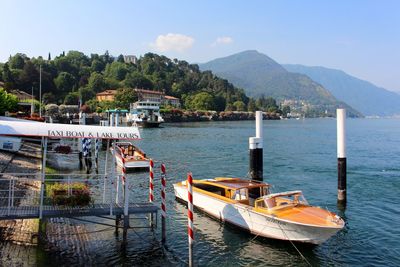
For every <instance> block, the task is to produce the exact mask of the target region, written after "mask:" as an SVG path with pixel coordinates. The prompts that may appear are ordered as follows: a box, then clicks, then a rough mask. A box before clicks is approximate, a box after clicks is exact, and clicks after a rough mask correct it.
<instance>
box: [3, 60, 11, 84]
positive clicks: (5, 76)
mask: <svg viewBox="0 0 400 267" xmlns="http://www.w3.org/2000/svg"><path fill="white" fill-rule="evenodd" d="M2 77H3V81H4V82H5V87H6V89H12V88H13V87H14V78H13V75H12V73H11V71H10V68H9V67H8V63H5V64H4V66H3V73H2Z"/></svg>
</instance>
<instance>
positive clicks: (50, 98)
mask: <svg viewBox="0 0 400 267" xmlns="http://www.w3.org/2000/svg"><path fill="white" fill-rule="evenodd" d="M42 102H43V104H45V105H47V104H54V103H55V102H56V97H55V96H54V94H53V93H45V94H43V96H42Z"/></svg>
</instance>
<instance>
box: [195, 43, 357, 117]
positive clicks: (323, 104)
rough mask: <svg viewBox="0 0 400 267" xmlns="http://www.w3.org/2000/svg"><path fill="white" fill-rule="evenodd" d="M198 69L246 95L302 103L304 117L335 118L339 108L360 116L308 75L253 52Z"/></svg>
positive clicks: (217, 60) (242, 53) (229, 57)
mask: <svg viewBox="0 0 400 267" xmlns="http://www.w3.org/2000/svg"><path fill="white" fill-rule="evenodd" d="M200 68H201V69H202V70H211V71H212V72H213V73H215V74H216V75H218V76H219V77H222V78H224V79H228V80H229V81H230V82H232V83H233V84H234V85H235V86H238V87H241V88H243V89H244V90H245V92H246V94H248V95H249V96H252V97H259V96H262V95H267V96H271V97H273V98H275V99H277V100H278V101H285V100H286V101H288V102H289V101H290V102H291V103H301V104H300V107H299V108H300V109H301V110H300V112H305V113H306V115H307V116H311V117H315V116H324V114H331V115H334V114H335V110H336V108H338V107H345V108H347V110H348V111H349V114H350V116H361V114H360V113H359V112H357V111H356V110H354V109H353V108H351V107H350V106H348V105H347V104H346V103H343V102H339V101H338V100H337V99H336V98H335V97H334V96H333V95H332V94H331V93H330V92H329V91H328V90H326V89H325V88H324V87H323V86H322V85H320V84H318V83H317V82H315V81H313V80H311V79H310V78H309V77H308V76H306V75H303V74H298V73H291V72H288V71H287V70H286V69H285V68H283V67H282V66H281V65H280V64H278V63H277V62H276V61H274V60H273V59H271V58H270V57H268V56H267V55H264V54H262V53H259V52H257V51H255V50H249V51H244V52H241V53H237V54H234V55H231V56H228V57H224V58H218V59H215V60H212V61H210V62H207V63H204V64H200ZM292 108H293V106H292Z"/></svg>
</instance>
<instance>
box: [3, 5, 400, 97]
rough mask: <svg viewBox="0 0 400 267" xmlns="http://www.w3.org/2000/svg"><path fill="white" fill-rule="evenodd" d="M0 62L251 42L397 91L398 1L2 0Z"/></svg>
mask: <svg viewBox="0 0 400 267" xmlns="http://www.w3.org/2000/svg"><path fill="white" fill-rule="evenodd" d="M0 7H1V17H0V62H5V61H6V60H7V59H8V57H9V55H10V54H11V55H13V54H15V53H17V52H21V53H25V54H27V55H28V56H30V57H33V56H35V57H37V56H40V55H41V56H44V57H47V55H48V53H49V52H50V53H51V54H52V56H55V55H59V54H60V53H62V51H69V50H79V51H82V52H84V53H86V54H90V53H99V54H103V53H104V52H105V51H106V50H108V51H109V52H110V54H112V55H115V56H117V55H119V54H134V55H138V56H140V55H143V54H144V53H146V52H155V53H158V54H163V55H166V56H168V57H171V58H178V59H183V60H187V61H189V62H191V63H203V62H206V61H209V60H212V59H215V58H218V57H223V56H227V55H230V54H233V53H237V52H241V51H243V50H249V49H256V50H258V51H259V52H262V53H264V54H266V55H268V56H270V57H271V58H273V59H275V60H276V61H277V62H279V63H293V64H304V65H309V66H324V67H329V68H336V69H341V70H344V71H345V72H347V73H349V74H351V75H354V76H356V77H358V78H361V79H365V80H368V81H370V82H372V83H374V84H376V85H378V86H382V87H385V88H386V89H389V90H393V91H397V92H400V51H399V49H400V15H399V14H400V1H396V0H392V1H388V0H381V1H379V0H375V1H373V0H352V1H338V0H335V1H317V0H315V1H307V0H305V1H294V0H292V1H289V0H280V1H278V0H276V1H268V0H264V1H263V0H254V1H245V0H242V1H239V0H212V1H208V0H201V1H200V0H198V1H194V0H186V1H184V0H180V1H177V0H168V1H167V0H146V1H128V0H127V1H122V0H116V1H102V0H97V1H95V0H80V1H78V0H57V1H55V0H35V1H28V0H25V1H21V0H0Z"/></svg>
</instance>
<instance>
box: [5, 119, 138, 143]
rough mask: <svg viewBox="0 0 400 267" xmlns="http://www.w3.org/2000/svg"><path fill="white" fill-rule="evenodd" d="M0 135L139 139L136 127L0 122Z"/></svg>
mask: <svg viewBox="0 0 400 267" xmlns="http://www.w3.org/2000/svg"><path fill="white" fill-rule="evenodd" d="M0 135H16V136H30V137H32V136H38V137H53V138H100V139H122V140H136V139H140V133H139V129H138V128H137V127H109V126H93V125H74V124H59V123H42V122H31V121H11V120H10V121H9V120H0Z"/></svg>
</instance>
